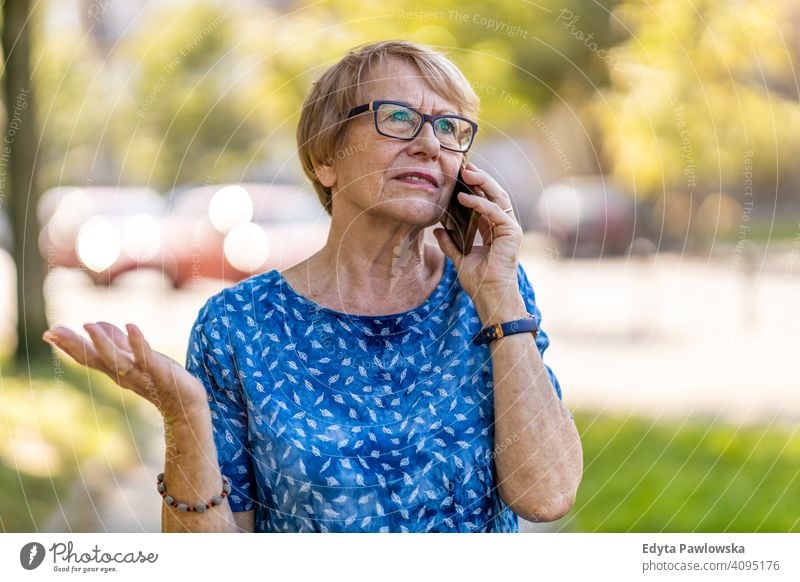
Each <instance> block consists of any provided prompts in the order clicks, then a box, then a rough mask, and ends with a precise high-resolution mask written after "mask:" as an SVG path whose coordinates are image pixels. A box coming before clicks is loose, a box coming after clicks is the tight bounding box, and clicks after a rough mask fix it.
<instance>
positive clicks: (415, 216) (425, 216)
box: [378, 198, 444, 226]
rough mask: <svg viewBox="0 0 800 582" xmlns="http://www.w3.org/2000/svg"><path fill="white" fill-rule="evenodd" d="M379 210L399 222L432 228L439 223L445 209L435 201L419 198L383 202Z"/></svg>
mask: <svg viewBox="0 0 800 582" xmlns="http://www.w3.org/2000/svg"><path fill="white" fill-rule="evenodd" d="M378 208H380V209H381V210H382V212H383V213H384V214H386V215H391V216H392V218H394V219H396V220H397V221H398V222H403V223H405V224H413V225H416V226H431V225H434V224H436V223H437V222H439V219H440V218H441V216H442V214H443V212H444V208H443V207H441V206H440V205H439V204H438V203H436V202H434V201H433V200H421V199H419V198H395V199H393V200H391V201H389V200H383V201H381V202H380V203H379V206H378Z"/></svg>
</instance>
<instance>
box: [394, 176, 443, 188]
mask: <svg viewBox="0 0 800 582" xmlns="http://www.w3.org/2000/svg"><path fill="white" fill-rule="evenodd" d="M394 179H395V180H400V181H401V182H405V183H407V184H420V185H423V186H425V185H427V186H433V187H434V188H438V187H439V181H438V180H437V179H436V178H434V177H433V176H432V175H431V174H428V173H427V172H403V173H402V174H398V175H397V176H395V177H394Z"/></svg>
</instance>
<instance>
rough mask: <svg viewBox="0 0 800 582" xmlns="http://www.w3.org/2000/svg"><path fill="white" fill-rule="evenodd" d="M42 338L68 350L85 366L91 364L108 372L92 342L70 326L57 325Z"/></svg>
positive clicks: (69, 353)
mask: <svg viewBox="0 0 800 582" xmlns="http://www.w3.org/2000/svg"><path fill="white" fill-rule="evenodd" d="M42 339H44V340H45V341H46V342H48V343H49V344H51V345H54V346H56V347H57V348H59V349H60V350H61V351H63V352H66V353H67V355H69V357H71V358H72V359H73V360H75V361H76V362H78V363H79V364H81V365H83V366H89V367H90V368H94V369H96V370H100V371H101V372H106V373H107V370H106V368H105V364H104V363H103V360H102V359H101V358H100V355H99V354H98V353H97V350H96V349H95V348H94V346H93V345H92V342H90V341H89V340H87V339H86V338H84V337H82V336H80V335H78V334H77V333H75V332H74V331H72V330H71V329H69V328H66V327H63V326H56V327H54V328H53V329H50V330H47V331H46V332H45V333H44V334H43V335H42Z"/></svg>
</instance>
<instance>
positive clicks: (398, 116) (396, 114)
mask: <svg viewBox="0 0 800 582" xmlns="http://www.w3.org/2000/svg"><path fill="white" fill-rule="evenodd" d="M389 120H390V121H402V122H406V121H412V114H411V112H410V111H407V110H402V109H398V110H397V111H392V113H391V114H390V115H389Z"/></svg>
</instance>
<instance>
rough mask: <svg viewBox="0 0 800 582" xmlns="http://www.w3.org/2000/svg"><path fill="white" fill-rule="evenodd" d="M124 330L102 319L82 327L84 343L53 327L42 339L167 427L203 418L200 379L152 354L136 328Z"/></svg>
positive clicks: (203, 395) (205, 406)
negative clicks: (147, 406) (152, 411)
mask: <svg viewBox="0 0 800 582" xmlns="http://www.w3.org/2000/svg"><path fill="white" fill-rule="evenodd" d="M125 327H126V329H127V331H128V333H127V334H126V333H125V332H124V331H122V330H121V329H119V328H118V327H117V326H115V325H113V324H111V323H108V322H105V321H99V322H97V323H87V324H85V325H84V326H83V328H84V329H85V330H86V332H87V333H88V334H89V337H90V338H91V339H90V340H87V339H86V338H84V337H82V336H80V335H78V334H77V333H75V332H74V331H72V330H70V329H69V328H67V327H64V326H56V327H54V328H52V329H49V330H47V331H46V332H45V333H44V335H43V336H42V339H44V340H45V341H46V342H48V343H50V344H52V345H54V346H56V347H57V348H59V349H60V350H62V351H64V352H66V353H67V354H68V355H69V356H70V357H71V358H72V359H73V360H75V361H76V362H78V363H79V364H82V365H84V366H88V367H90V368H94V369H95V370H100V371H101V372H103V373H104V374H106V375H107V376H108V377H109V378H111V379H112V380H114V382H116V383H117V384H119V385H120V386H122V387H123V388H127V389H128V390H132V391H133V392H135V393H136V394H138V395H140V396H142V397H143V398H145V399H146V400H148V401H149V402H152V403H153V404H154V405H155V406H156V408H158V410H159V411H160V412H161V414H162V415H163V416H164V420H165V421H166V422H168V423H171V422H180V421H184V420H192V419H193V418H195V417H196V415H206V414H209V409H208V404H207V400H206V393H205V389H204V388H203V385H202V384H201V383H200V381H199V380H198V379H197V378H195V377H194V376H192V375H191V374H190V373H189V372H188V371H187V370H186V369H184V367H183V366H181V365H180V364H179V363H178V362H176V361H175V360H173V359H171V358H169V357H167V356H165V355H164V354H162V353H160V352H157V351H155V350H153V349H152V348H151V347H150V344H149V343H148V342H147V340H146V339H145V337H144V334H142V331H141V330H140V329H139V328H138V327H136V326H135V325H133V324H130V323H129V324H127V325H126V326H125Z"/></svg>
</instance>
